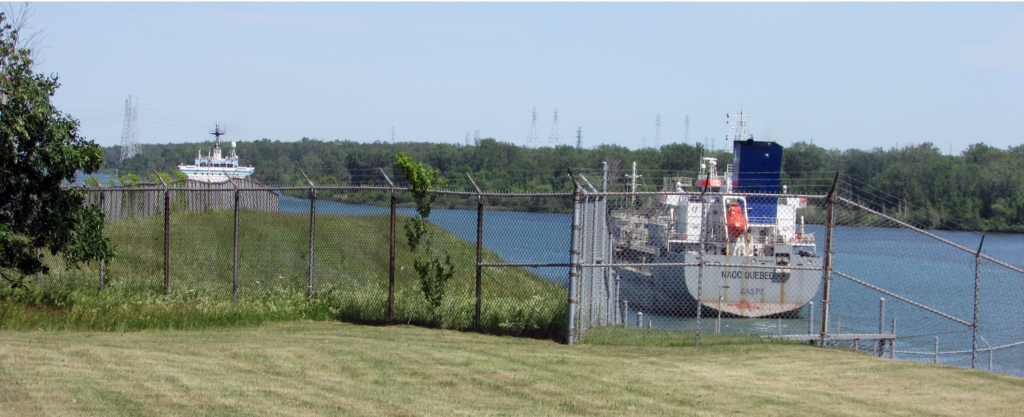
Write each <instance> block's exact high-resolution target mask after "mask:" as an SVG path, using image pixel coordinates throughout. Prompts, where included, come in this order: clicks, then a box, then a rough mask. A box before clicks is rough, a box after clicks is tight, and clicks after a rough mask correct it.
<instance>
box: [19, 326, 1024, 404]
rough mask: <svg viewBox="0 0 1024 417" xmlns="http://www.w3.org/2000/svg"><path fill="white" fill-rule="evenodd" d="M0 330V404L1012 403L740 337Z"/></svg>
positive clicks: (940, 374) (991, 381) (857, 360)
mask: <svg viewBox="0 0 1024 417" xmlns="http://www.w3.org/2000/svg"><path fill="white" fill-rule="evenodd" d="M597 336H598V335H596V334H595V335H594V337H592V338H590V340H591V341H594V340H595V338H596V337H597ZM606 336H607V335H606ZM613 336H614V335H613ZM625 336H629V335H625ZM662 336H664V337H663V338H664V339H667V338H668V336H665V335H662ZM0 340H2V343H0V415H111V416H116V415H209V416H221V415H224V416H227V415H231V416H234V415H443V416H451V415H671V416H689V415H704V416H714V415H786V416H790V415H829V416H857V417H862V416H875V415H970V416H1019V415H1024V403H1022V402H1021V401H1020V399H1021V398H1024V380H1022V379H1020V378H1015V377H1011V376H1007V375H1002V374H996V373H991V372H983V371H974V370H970V369H964V368H958V367H953V366H944V365H933V364H928V363H918V362H907V361H894V360H889V359H880V358H875V357H871V356H867V355H863V354H859V353H855V352H850V351H845V350H837V349H820V348H814V347H810V346H805V345H794V344H785V343H764V342H761V341H760V339H750V338H748V339H742V338H731V339H728V340H726V339H722V341H726V342H727V343H721V344H716V343H714V342H712V341H713V340H714V339H711V338H709V339H707V340H708V343H707V344H705V345H704V346H702V347H701V348H699V349H696V348H693V347H661V346H654V344H656V343H653V342H652V345H649V346H613V345H595V344H582V345H577V346H565V345H561V344H557V343H553V342H550V341H541V340H534V339H525V338H512V337H495V336H487V335H481V334H476V333H465V332H454V331H447V330H432V329H425V328H420V327H411V326H393V327H379V326H357V325H352V324H342V323H336V322H297V323H287V324H272V325H264V326H260V327H245V328H235V329H217V330H198V331H178V330H173V331H140V332H129V333H115V332H66V331H60V332H39V331H36V332H10V331H0ZM664 342H667V340H663V341H662V342H659V343H664Z"/></svg>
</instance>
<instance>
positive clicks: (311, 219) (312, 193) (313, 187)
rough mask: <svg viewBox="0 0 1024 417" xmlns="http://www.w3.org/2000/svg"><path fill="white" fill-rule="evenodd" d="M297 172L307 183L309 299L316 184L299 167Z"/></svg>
mask: <svg viewBox="0 0 1024 417" xmlns="http://www.w3.org/2000/svg"><path fill="white" fill-rule="evenodd" d="M299 172H300V173H302V177H303V178H305V179H306V182H307V183H309V284H308V286H307V288H306V298H307V299H309V300H312V299H313V246H314V245H313V237H314V236H315V233H314V231H315V230H316V228H315V226H316V185H313V181H310V180H309V176H307V175H306V172H305V171H303V170H302V169H301V168H300V169H299Z"/></svg>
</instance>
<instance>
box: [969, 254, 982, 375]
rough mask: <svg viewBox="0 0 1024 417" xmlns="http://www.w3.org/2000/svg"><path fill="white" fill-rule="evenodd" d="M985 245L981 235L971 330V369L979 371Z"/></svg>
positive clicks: (975, 261) (975, 258)
mask: <svg viewBox="0 0 1024 417" xmlns="http://www.w3.org/2000/svg"><path fill="white" fill-rule="evenodd" d="M984 244H985V235H984V234H982V235H981V243H978V252H977V253H976V254H975V255H974V323H973V325H972V326H971V328H972V329H973V330H974V334H973V335H972V337H971V369H978V296H979V295H980V291H981V246H982V245H984Z"/></svg>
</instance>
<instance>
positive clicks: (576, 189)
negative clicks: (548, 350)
mask: <svg viewBox="0 0 1024 417" xmlns="http://www.w3.org/2000/svg"><path fill="white" fill-rule="evenodd" d="M565 170H566V171H568V172H569V178H570V179H572V184H573V191H572V234H571V235H570V240H571V242H570V248H569V319H568V320H566V326H567V329H566V344H568V345H569V346H572V342H573V338H574V336H576V335H575V331H576V326H575V324H576V323H575V316H576V290H577V288H576V281H577V278H578V277H579V265H580V264H579V261H580V247H579V244H580V236H579V234H580V184H579V183H577V182H576V177H574V176H573V175H572V170H571V169H569V167H565Z"/></svg>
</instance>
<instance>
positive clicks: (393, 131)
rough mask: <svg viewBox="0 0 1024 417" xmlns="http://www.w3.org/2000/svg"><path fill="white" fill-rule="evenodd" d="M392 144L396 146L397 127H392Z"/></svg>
mask: <svg viewBox="0 0 1024 417" xmlns="http://www.w3.org/2000/svg"><path fill="white" fill-rule="evenodd" d="M391 144H392V145H394V144H395V127H394V126H391Z"/></svg>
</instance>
